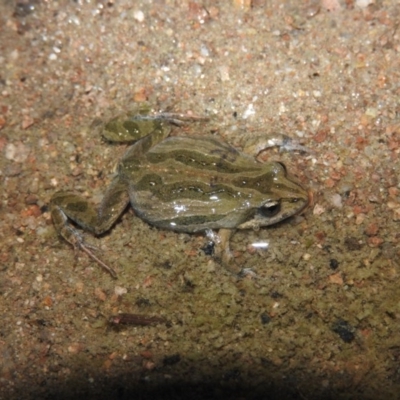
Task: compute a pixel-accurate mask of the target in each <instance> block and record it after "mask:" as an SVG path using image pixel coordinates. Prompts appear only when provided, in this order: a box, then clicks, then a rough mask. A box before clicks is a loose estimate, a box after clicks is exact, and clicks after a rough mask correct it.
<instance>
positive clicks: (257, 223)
mask: <svg viewBox="0 0 400 400" xmlns="http://www.w3.org/2000/svg"><path fill="white" fill-rule="evenodd" d="M206 119H207V118H204V117H197V116H193V115H191V114H178V113H167V112H159V113H154V112H151V109H150V107H149V106H148V105H141V106H139V107H137V108H135V109H133V110H131V111H129V112H128V113H122V114H118V115H117V116H115V117H113V118H111V119H110V120H109V121H108V122H106V123H105V124H103V123H102V124H99V123H98V122H97V123H96V124H95V125H97V127H100V128H99V129H100V131H101V135H102V136H103V137H104V139H105V140H106V141H108V142H117V143H127V144H129V147H127V149H126V151H125V153H124V155H123V156H122V158H121V159H120V161H119V162H118V165H117V169H116V174H115V176H114V178H113V179H112V181H111V183H110V184H109V186H108V188H107V189H106V191H105V194H104V197H103V199H102V201H101V202H100V205H99V206H98V207H95V206H94V205H93V204H92V203H91V202H90V201H89V200H87V199H86V198H84V197H82V196H81V195H79V194H76V193H74V192H71V191H64V190H61V191H58V192H56V193H54V194H53V196H52V198H51V200H50V212H51V217H52V221H53V224H54V226H55V229H56V231H57V232H58V234H59V235H60V236H61V237H62V238H63V239H65V240H66V241H67V242H69V243H70V244H71V245H72V246H73V247H74V248H76V249H80V250H82V251H84V252H86V253H87V254H88V255H89V256H90V257H91V258H92V259H93V260H94V261H96V262H97V263H98V264H100V265H101V266H102V267H103V268H104V269H106V270H107V271H108V272H109V273H110V274H111V276H112V277H114V278H116V277H117V274H116V271H115V270H114V269H113V268H112V267H110V266H108V265H107V264H106V263H104V262H103V261H102V260H101V259H100V258H99V257H97V256H96V255H95V254H94V252H93V251H92V250H93V249H95V247H94V246H92V245H89V244H87V243H86V241H85V239H84V237H83V234H82V232H81V230H83V231H89V232H91V233H92V234H94V235H95V236H100V235H102V234H104V233H106V232H108V231H109V230H110V229H111V228H112V227H113V226H114V225H115V224H116V222H117V221H118V219H119V218H120V216H121V215H122V214H123V212H124V211H125V209H126V208H127V207H128V205H130V206H131V207H132V208H133V210H134V212H135V214H136V216H137V217H139V218H141V219H142V220H144V221H146V222H147V223H148V224H150V225H152V226H155V227H157V228H160V229H163V230H172V231H175V232H186V233H196V232H210V231H211V232H212V231H214V230H218V231H219V233H218V238H219V240H217V242H218V243H217V245H216V251H215V253H216V255H215V257H216V258H217V259H219V260H221V262H222V264H224V265H225V266H226V267H227V268H228V269H229V270H231V271H232V272H234V273H235V274H237V275H240V273H242V272H243V271H244V269H243V268H242V267H241V266H238V265H236V262H235V261H234V260H233V256H232V253H231V251H230V247H229V241H230V238H231V236H232V234H233V233H234V232H235V231H236V230H244V229H253V230H258V229H259V228H261V227H266V226H270V225H273V224H277V223H279V222H281V221H283V220H285V219H288V218H290V217H292V216H294V215H296V214H299V213H301V212H302V211H303V210H304V209H305V208H306V207H307V205H308V203H309V196H308V192H307V190H306V189H305V188H304V187H303V185H302V184H300V182H299V181H298V180H297V179H295V178H294V177H293V176H292V175H291V174H289V173H288V171H287V169H286V167H285V165H284V164H283V163H281V162H276V161H271V162H260V161H258V160H257V159H256V157H255V155H249V154H246V153H244V152H243V151H239V150H237V149H236V148H235V147H233V146H231V145H229V144H227V143H225V142H224V141H223V140H222V139H220V138H218V137H216V136H214V135H198V136H192V135H190V136H179V135H178V136H171V135H170V134H171V131H172V130H173V129H174V128H175V127H180V126H182V125H183V124H186V123H189V122H193V121H198V120H206ZM266 138H267V136H265V137H264V139H262V140H259V141H258V143H257V142H256V143H253V144H250V146H249V148H251V149H253V150H255V152H256V153H259V152H260V151H261V150H262V149H264V148H268V147H271V146H276V145H280V146H282V147H285V146H286V147H287V148H291V149H293V148H294V149H299V150H304V148H303V147H302V146H301V145H300V144H297V143H296V142H295V141H294V140H291V139H290V138H289V137H288V136H286V135H282V136H281V138H280V139H279V140H276V139H273V140H271V139H266ZM256 155H257V154H256ZM79 228H82V229H79Z"/></svg>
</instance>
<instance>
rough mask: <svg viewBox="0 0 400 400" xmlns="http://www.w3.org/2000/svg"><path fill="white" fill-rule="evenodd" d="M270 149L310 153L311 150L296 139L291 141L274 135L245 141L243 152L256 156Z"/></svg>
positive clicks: (279, 135)
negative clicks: (277, 148)
mask: <svg viewBox="0 0 400 400" xmlns="http://www.w3.org/2000/svg"><path fill="white" fill-rule="evenodd" d="M270 147H279V150H280V151H295V150H297V151H302V152H305V153H310V152H311V150H310V149H309V148H307V147H305V146H303V145H302V144H300V142H299V141H298V140H297V139H293V138H291V137H289V136H287V135H284V134H274V135H262V136H261V135H260V136H259V135H255V136H253V137H252V138H251V139H248V140H247V141H246V145H245V148H244V151H245V152H246V153H247V154H251V155H258V154H259V153H260V152H261V151H263V150H266V149H269V148H270Z"/></svg>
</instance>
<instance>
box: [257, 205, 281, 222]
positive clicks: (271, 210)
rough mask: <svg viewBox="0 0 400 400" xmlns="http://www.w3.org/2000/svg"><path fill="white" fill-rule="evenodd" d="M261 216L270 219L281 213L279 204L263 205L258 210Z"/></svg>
mask: <svg viewBox="0 0 400 400" xmlns="http://www.w3.org/2000/svg"><path fill="white" fill-rule="evenodd" d="M259 211H260V213H261V215H262V216H263V217H265V218H272V217H275V215H277V214H279V213H280V211H281V203H275V204H264V205H263V206H262V207H260V208H259Z"/></svg>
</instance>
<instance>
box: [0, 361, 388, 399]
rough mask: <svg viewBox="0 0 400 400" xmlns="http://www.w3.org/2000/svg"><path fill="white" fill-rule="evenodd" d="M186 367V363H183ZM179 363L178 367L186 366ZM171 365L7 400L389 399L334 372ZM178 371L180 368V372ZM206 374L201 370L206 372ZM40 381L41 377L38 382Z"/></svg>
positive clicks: (24, 388) (75, 381)
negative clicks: (320, 373)
mask: <svg viewBox="0 0 400 400" xmlns="http://www.w3.org/2000/svg"><path fill="white" fill-rule="evenodd" d="M180 363H182V362H180ZM180 363H178V364H180ZM178 364H177V365H176V366H166V367H161V368H157V369H156V370H153V371H143V369H141V371H139V370H138V369H137V368H135V367H133V368H132V371H129V368H126V369H125V370H124V371H120V373H119V374H115V375H112V376H111V374H110V373H109V374H97V375H93V374H91V373H90V372H89V371H88V370H87V369H86V370H84V371H81V373H79V371H74V373H73V374H74V375H75V377H74V378H69V379H67V380H62V378H57V377H55V376H54V375H53V374H47V377H45V376H42V380H41V381H40V382H36V384H32V383H31V384H29V383H26V384H23V385H18V382H15V386H14V388H13V389H14V390H13V392H10V393H8V394H7V395H6V396H7V397H2V398H4V399H6V398H7V399H17V398H18V399H43V400H67V399H68V400H69V399H86V400H92V399H93V400H94V399H113V400H125V399H138V400H139V399H168V400H180V399H182V400H183V399H191V400H200V399H246V400H247V399H249V400H261V399H266V400H275V399H276V400H278V399H279V400H297V399H299V400H303V399H306V400H313V399H315V400H316V399H319V400H334V399H335V400H338V399H359V400H367V399H387V398H389V397H387V396H386V395H385V394H383V392H380V391H379V390H378V389H377V388H375V389H374V388H373V387H372V386H373V385H374V383H373V382H371V383H372V386H371V387H367V386H365V384H360V383H358V384H357V383H355V382H356V379H354V376H349V375H347V376H346V374H343V373H340V374H339V373H333V374H332V375H331V376H326V377H324V378H321V376H318V375H317V374H315V375H314V374H311V373H306V372H305V371H304V369H303V368H299V369H298V370H296V371H286V373H285V374H283V373H282V372H281V371H280V370H279V369H278V368H277V369H276V370H272V369H271V368H267V369H266V370H265V374H260V373H257V374H255V373H254V374H253V373H252V370H251V368H247V369H237V368H233V369H229V368H226V369H225V370H221V369H218V368H215V367H212V368H211V369H210V370H209V371H207V370H206V365H204V364H203V365H202V366H201V367H200V368H198V367H195V366H194V365H193V364H192V365H191V366H189V365H188V363H182V364H185V367H188V366H189V368H185V370H182V368H181V367H178ZM174 367H176V368H174ZM200 370H201V371H200ZM37 378H38V377H37Z"/></svg>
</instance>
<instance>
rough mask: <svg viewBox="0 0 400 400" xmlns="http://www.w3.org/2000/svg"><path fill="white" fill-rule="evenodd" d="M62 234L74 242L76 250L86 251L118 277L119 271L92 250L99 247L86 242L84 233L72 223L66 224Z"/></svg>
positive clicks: (112, 274)
mask: <svg viewBox="0 0 400 400" xmlns="http://www.w3.org/2000/svg"><path fill="white" fill-rule="evenodd" d="M60 234H61V236H62V237H64V238H65V239H66V240H67V241H68V242H69V243H71V244H72V246H73V247H74V249H75V250H82V251H84V252H85V253H86V254H87V255H88V256H89V257H90V258H91V259H92V260H94V261H96V262H97V263H98V264H99V265H100V266H101V267H102V268H104V269H105V270H106V271H107V272H108V273H109V274H110V275H111V276H112V277H113V278H117V273H116V272H115V270H114V269H113V268H111V267H110V266H108V265H107V264H106V263H104V262H103V261H101V260H100V258H98V257H97V256H96V255H95V254H94V253H93V252H92V250H97V247H96V246H93V245H91V244H88V243H85V239H84V238H83V235H81V234H80V233H79V232H78V231H77V230H76V229H75V228H73V227H72V226H71V225H64V226H63V227H62V229H61V231H60Z"/></svg>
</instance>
